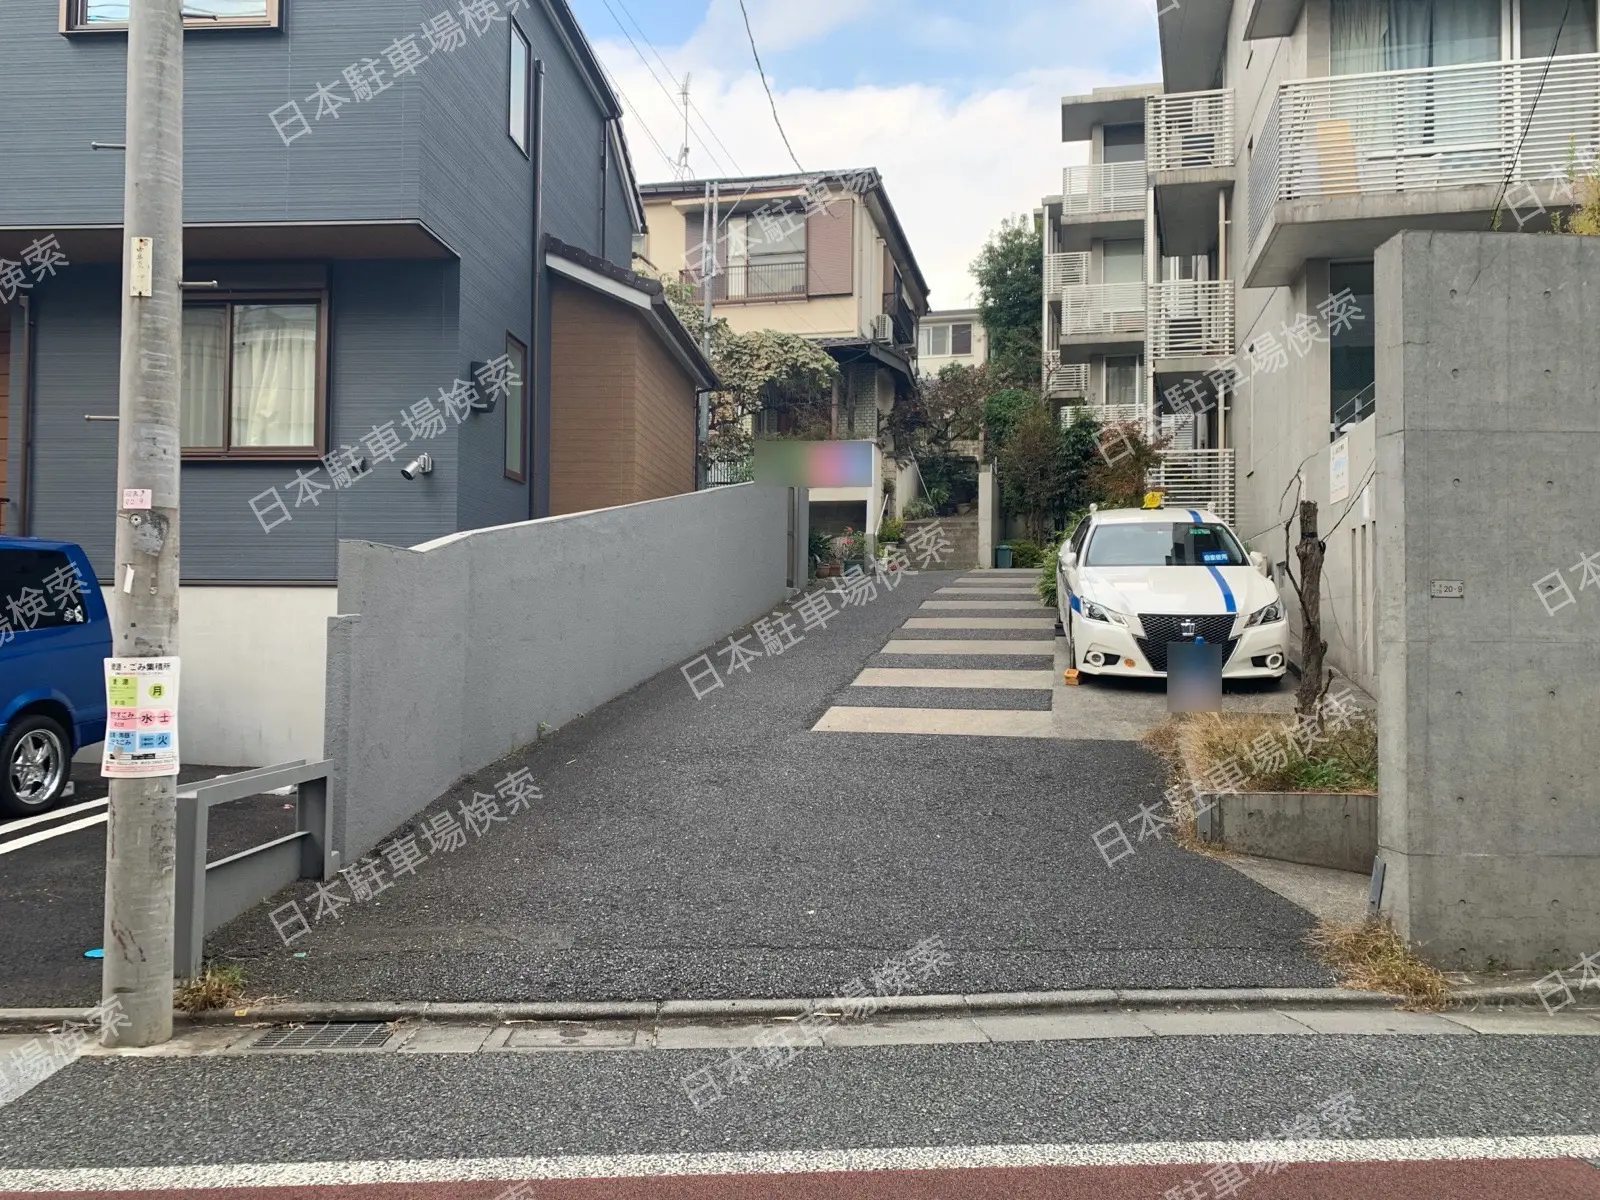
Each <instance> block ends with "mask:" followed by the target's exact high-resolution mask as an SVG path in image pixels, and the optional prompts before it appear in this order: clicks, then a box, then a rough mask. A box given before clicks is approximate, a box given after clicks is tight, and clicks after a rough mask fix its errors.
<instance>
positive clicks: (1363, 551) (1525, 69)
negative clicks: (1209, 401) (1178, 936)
mask: <svg viewBox="0 0 1600 1200" xmlns="http://www.w3.org/2000/svg"><path fill="white" fill-rule="evenodd" d="M1596 28H1597V13H1596V0H1570V2H1569V0H1184V3H1183V4H1182V5H1172V6H1168V7H1167V9H1166V11H1164V12H1163V13H1162V15H1161V18H1160V36H1161V60H1162V74H1163V79H1164V85H1165V86H1164V89H1163V92H1162V94H1160V95H1158V96H1155V95H1153V96H1151V97H1150V98H1149V99H1148V101H1147V106H1146V107H1147V112H1146V118H1145V123H1146V129H1147V131H1148V142H1149V145H1150V148H1151V149H1150V152H1149V154H1148V165H1149V182H1150V185H1151V209H1152V215H1153V219H1154V223H1155V229H1156V233H1157V237H1158V239H1159V242H1160V248H1159V253H1160V254H1162V255H1168V254H1191V253H1196V254H1198V253H1210V254H1211V255H1213V257H1214V259H1215V261H1217V262H1219V263H1220V264H1221V267H1220V271H1219V274H1218V278H1221V279H1225V280H1227V281H1228V283H1227V286H1226V291H1227V292H1228V293H1229V296H1228V299H1227V301H1226V302H1227V303H1231V304H1232V305H1233V306H1234V314H1236V317H1234V318H1233V319H1232V326H1233V327H1234V328H1236V329H1237V336H1236V338H1235V339H1234V341H1235V349H1236V351H1237V354H1236V355H1235V356H1233V357H1232V358H1231V359H1228V360H1225V361H1224V362H1223V364H1222V365H1223V366H1224V367H1225V368H1226V370H1224V371H1218V372H1216V373H1215V374H1211V375H1208V381H1210V382H1211V383H1212V384H1215V385H1218V386H1213V387H1212V388H1211V396H1212V398H1213V399H1214V400H1216V401H1218V407H1217V408H1215V409H1214V410H1212V411H1210V412H1208V413H1207V414H1206V422H1207V423H1208V426H1209V428H1210V429H1212V430H1213V431H1216V432H1217V434H1218V436H1219V437H1220V438H1222V439H1224V440H1222V441H1219V442H1218V444H1219V445H1227V446H1229V447H1232V448H1233V452H1234V453H1235V455H1236V456H1237V468H1236V479H1237V493H1238V509H1237V517H1238V525H1239V528H1240V531H1241V533H1243V534H1244V535H1246V536H1247V538H1248V539H1249V540H1250V541H1251V544H1252V546H1253V547H1254V548H1257V549H1260V550H1262V551H1264V552H1266V553H1268V554H1269V555H1270V556H1271V557H1272V559H1273V560H1274V561H1275V562H1279V561H1281V560H1282V559H1283V557H1284V552H1285V551H1284V546H1285V543H1284V537H1283V532H1282V528H1281V527H1282V525H1283V522H1284V520H1285V519H1286V518H1287V516H1288V514H1289V512H1290V511H1291V506H1292V501H1293V498H1294V497H1295V496H1296V495H1297V494H1303V495H1304V496H1305V497H1306V498H1308V499H1311V500H1315V501H1317V502H1318V504H1319V505H1320V506H1321V510H1322V513H1323V520H1322V527H1323V531H1324V534H1325V535H1326V532H1327V531H1328V530H1329V529H1331V528H1333V526H1334V524H1335V522H1337V523H1338V527H1337V529H1336V530H1335V531H1334V532H1333V535H1332V537H1331V538H1330V539H1329V543H1328V564H1327V568H1326V572H1325V575H1324V580H1325V585H1326V589H1327V590H1326V593H1325V595H1324V600H1323V605H1324V613H1325V614H1326V618H1325V629H1324V635H1325V636H1326V637H1327V640H1328V641H1329V643H1330V647H1331V649H1330V658H1331V660H1332V661H1333V663H1334V664H1335V665H1336V666H1337V667H1339V668H1340V669H1341V670H1343V671H1345V672H1346V673H1348V674H1349V675H1351V676H1353V677H1354V678H1355V679H1357V680H1358V681H1359V682H1361V683H1363V684H1364V685H1365V686H1367V687H1368V688H1369V689H1370V688H1372V687H1373V686H1374V685H1375V681H1376V666H1377V664H1376V657H1377V629H1376V626H1377V622H1376V613H1375V611H1374V594H1375V589H1374V582H1375V575H1376V545H1375V541H1376V539H1375V531H1374V514H1375V508H1376V497H1375V495H1374V493H1373V489H1372V488H1371V487H1370V486H1369V485H1370V480H1371V473H1372V470H1373V461H1374V444H1375V420H1374V414H1375V412H1376V411H1377V409H1378V408H1379V407H1380V406H1381V405H1382V404H1383V397H1382V396H1381V395H1379V394H1378V391H1377V380H1376V370H1375V362H1374V352H1373V346H1374V329H1375V324H1376V312H1377V310H1376V304H1375V292H1376V287H1375V284H1374V279H1373V255H1374V252H1375V251H1376V249H1377V248H1378V246H1380V245H1381V244H1382V243H1383V242H1385V241H1387V240H1388V239H1389V238H1390V237H1392V236H1393V235H1394V234H1395V233H1397V232H1399V231H1401V230H1404V229H1465V230H1489V229H1491V228H1500V229H1503V230H1507V231H1512V232H1515V231H1518V230H1539V229H1545V228H1548V217H1547V214H1548V212H1549V211H1551V210H1553V209H1557V208H1559V207H1561V206H1562V205H1564V204H1565V205H1570V204H1571V202H1572V199H1573V195H1572V189H1571V185H1570V174H1571V172H1572V170H1573V168H1574V166H1575V165H1581V164H1592V163H1593V162H1594V160H1595V153H1596V149H1597V147H1600V55H1597V53H1596V51H1597V43H1596ZM1215 205H1220V206H1221V207H1220V209H1216V208H1215V207H1214V206H1215ZM1217 213H1220V220H1216V214H1217ZM1213 221H1215V225H1214V226H1213ZM1213 228H1214V232H1212V230H1213ZM1217 299H1218V303H1219V304H1220V303H1223V302H1224V301H1223V297H1222V296H1220V295H1219V296H1218V298H1217ZM1219 348H1220V347H1219ZM1165 383H1166V381H1165V380H1158V386H1162V385H1165ZM1219 388H1220V395H1219V394H1218V391H1219ZM1195 398H1196V397H1195V396H1193V395H1192V394H1190V393H1188V392H1180V391H1174V392H1171V393H1170V394H1168V393H1166V392H1165V391H1163V399H1162V403H1164V404H1169V405H1170V403H1172V402H1176V403H1179V404H1182V403H1184V402H1186V401H1190V400H1193V399H1195Z"/></svg>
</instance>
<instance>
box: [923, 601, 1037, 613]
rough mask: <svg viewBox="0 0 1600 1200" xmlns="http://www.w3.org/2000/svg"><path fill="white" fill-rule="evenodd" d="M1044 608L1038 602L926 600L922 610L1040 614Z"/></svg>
mask: <svg viewBox="0 0 1600 1200" xmlns="http://www.w3.org/2000/svg"><path fill="white" fill-rule="evenodd" d="M1043 607H1044V606H1043V605H1041V604H1040V603H1039V602H1038V601H1037V600H924V601H923V602H922V608H923V609H925V610H927V611H928V612H948V611H950V610H952V609H968V610H970V611H972V612H974V613H979V612H1006V611H1008V610H1009V611H1011V612H1038V611H1039V610H1040V609H1041V608H1043Z"/></svg>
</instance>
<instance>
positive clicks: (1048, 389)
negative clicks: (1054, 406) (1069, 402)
mask: <svg viewBox="0 0 1600 1200" xmlns="http://www.w3.org/2000/svg"><path fill="white" fill-rule="evenodd" d="M1044 394H1045V395H1046V396H1047V397H1049V398H1050V399H1052V400H1065V399H1069V398H1072V397H1079V396H1087V395H1088V394H1089V364H1088V363H1064V362H1062V361H1061V352H1060V351H1059V350H1046V351H1045V354H1044Z"/></svg>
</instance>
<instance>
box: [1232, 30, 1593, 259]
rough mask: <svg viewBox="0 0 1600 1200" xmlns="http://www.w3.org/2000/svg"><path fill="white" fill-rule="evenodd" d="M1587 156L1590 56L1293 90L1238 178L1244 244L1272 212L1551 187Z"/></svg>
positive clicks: (1339, 79)
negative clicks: (1247, 193) (1313, 202)
mask: <svg viewBox="0 0 1600 1200" xmlns="http://www.w3.org/2000/svg"><path fill="white" fill-rule="evenodd" d="M1547 70H1548V76H1546V71H1547ZM1541 88H1542V90H1541ZM1536 97H1537V100H1538V104H1537V108H1535V98H1536ZM1524 135H1526V136H1524ZM1269 136H1271V137H1274V139H1275V143H1274V145H1272V146H1271V147H1270V149H1271V150H1272V154H1271V156H1270V157H1268V155H1267V154H1266V151H1268V150H1269V146H1268V145H1267V138H1268V137H1269ZM1597 146H1600V54H1581V55H1572V56H1570V57H1564V58H1556V59H1552V60H1549V61H1548V62H1547V61H1546V60H1545V59H1543V58H1538V59H1522V60H1517V61H1512V62H1493V63H1475V64H1470V65H1467V66H1456V67H1422V68H1416V69H1412V70H1405V71H1380V72H1373V73H1369V74H1364V75H1342V76H1335V77H1334V78H1331V79H1300V80H1293V81H1290V82H1287V83H1283V84H1280V85H1279V88H1278V95H1277V97H1276V98H1275V99H1274V101H1273V106H1272V110H1271V112H1270V113H1269V114H1268V118H1267V125H1266V126H1265V127H1264V128H1263V130H1262V140H1261V143H1260V145H1259V146H1258V148H1257V150H1256V155H1255V157H1256V161H1255V162H1252V164H1251V167H1250V172H1251V177H1252V178H1251V188H1250V190H1251V202H1250V229H1251V241H1252V242H1254V240H1255V237H1256V236H1257V235H1258V234H1259V232H1260V230H1261V228H1262V227H1263V226H1264V225H1265V224H1266V218H1267V215H1268V211H1267V210H1268V208H1269V207H1270V204H1271V202H1273V201H1282V200H1301V199H1308V198H1318V197H1326V196H1356V195H1373V194H1394V193H1399V192H1413V191H1425V190H1429V189H1434V188H1442V187H1464V186H1471V185H1479V184H1481V185H1492V186H1498V185H1499V184H1500V183H1501V182H1502V181H1504V180H1506V179H1507V178H1508V177H1509V178H1510V181H1511V183H1512V184H1517V183H1535V182H1538V181H1540V180H1545V179H1551V180H1554V179H1562V178H1565V177H1566V174H1567V172H1568V170H1569V168H1570V165H1571V163H1572V162H1573V160H1574V159H1575V158H1581V157H1583V156H1585V155H1586V154H1588V153H1591V152H1592V151H1593V150H1594V149H1595V148H1596V147H1597ZM1258 176H1261V177H1265V178H1264V179H1262V181H1261V184H1260V186H1261V188H1262V194H1261V195H1260V196H1259V197H1258V195H1257V181H1258ZM1269 184H1270V191H1268V190H1267V188H1268V185H1269Z"/></svg>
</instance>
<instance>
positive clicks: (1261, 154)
mask: <svg viewBox="0 0 1600 1200" xmlns="http://www.w3.org/2000/svg"><path fill="white" fill-rule="evenodd" d="M1282 117H1283V92H1282V91H1281V90H1280V91H1279V92H1278V94H1277V95H1276V96H1274V97H1273V98H1272V107H1271V108H1269V109H1268V110H1267V121H1266V124H1264V125H1263V126H1262V127H1261V134H1260V136H1259V137H1257V138H1256V140H1255V147H1256V148H1255V151H1254V153H1252V154H1251V156H1250V163H1249V165H1248V166H1247V167H1246V168H1245V169H1246V171H1247V172H1248V174H1249V177H1250V179H1249V183H1250V192H1249V200H1248V203H1249V210H1248V213H1247V216H1248V224H1247V229H1246V233H1247V235H1248V239H1249V245H1250V246H1254V245H1255V244H1256V239H1257V238H1258V237H1259V236H1260V235H1261V231H1262V230H1263V229H1264V228H1266V224H1267V218H1268V217H1270V216H1271V215H1272V205H1273V204H1274V202H1275V201H1276V200H1277V196H1278V128H1279V126H1280V125H1281V124H1282Z"/></svg>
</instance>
